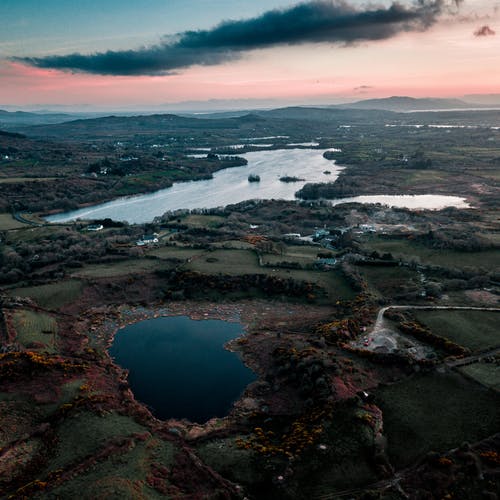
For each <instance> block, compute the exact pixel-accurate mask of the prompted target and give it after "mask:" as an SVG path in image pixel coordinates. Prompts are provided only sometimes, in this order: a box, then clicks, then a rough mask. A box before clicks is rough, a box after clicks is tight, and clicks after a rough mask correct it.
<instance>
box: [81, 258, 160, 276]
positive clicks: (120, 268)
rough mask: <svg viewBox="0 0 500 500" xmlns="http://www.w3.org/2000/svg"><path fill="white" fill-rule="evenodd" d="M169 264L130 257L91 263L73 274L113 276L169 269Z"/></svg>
mask: <svg viewBox="0 0 500 500" xmlns="http://www.w3.org/2000/svg"><path fill="white" fill-rule="evenodd" d="M169 268H170V265H169V264H167V263H166V262H162V261H161V260H156V259H135V260H134V259H131V260H126V261H120V262H112V263H109V264H92V265H89V266H84V267H83V268H82V269H80V270H78V271H76V272H75V273H74V274H73V276H75V277H77V278H78V277H82V278H114V277H117V276H127V275H129V274H140V273H145V272H153V271H156V270H162V269H169Z"/></svg>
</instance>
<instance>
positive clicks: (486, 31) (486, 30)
mask: <svg viewBox="0 0 500 500" xmlns="http://www.w3.org/2000/svg"><path fill="white" fill-rule="evenodd" d="M495 34H496V33H495V30H492V29H491V28H490V27H489V26H487V25H485V26H481V27H480V28H478V29H477V30H476V31H474V36H493V35H495Z"/></svg>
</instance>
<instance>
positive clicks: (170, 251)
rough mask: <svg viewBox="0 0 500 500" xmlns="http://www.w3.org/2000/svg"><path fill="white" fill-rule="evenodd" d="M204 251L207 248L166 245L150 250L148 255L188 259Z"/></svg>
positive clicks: (160, 257) (161, 257)
mask: <svg viewBox="0 0 500 500" xmlns="http://www.w3.org/2000/svg"><path fill="white" fill-rule="evenodd" d="M204 253H205V250H197V249H195V248H186V247H178V246H176V247H173V246H166V247H160V248H154V249H152V250H151V251H149V252H148V255H152V256H154V257H158V258H159V259H179V260H188V259H192V258H193V257H196V256H199V255H203V254H204Z"/></svg>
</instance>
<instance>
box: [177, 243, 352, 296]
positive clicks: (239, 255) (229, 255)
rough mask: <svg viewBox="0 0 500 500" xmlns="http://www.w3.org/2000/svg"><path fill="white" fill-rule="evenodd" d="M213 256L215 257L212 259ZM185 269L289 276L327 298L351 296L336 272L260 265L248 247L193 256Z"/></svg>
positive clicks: (339, 274)
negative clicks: (317, 288)
mask: <svg viewBox="0 0 500 500" xmlns="http://www.w3.org/2000/svg"><path fill="white" fill-rule="evenodd" d="M207 259H208V260H207ZM213 259H216V260H215V261H212V260H213ZM186 268H187V269H190V270H192V271H197V272H199V273H202V274H228V275H233V276H235V275H242V274H267V275H270V276H279V277H280V278H285V279H289V278H291V279H294V280H296V281H308V282H312V283H316V284H317V285H319V286H320V287H322V288H324V289H325V290H326V292H327V294H328V297H329V298H330V300H337V299H345V300H348V299H352V298H353V297H354V296H355V293H354V291H353V290H352V288H351V287H350V286H349V284H348V283H347V281H346V280H345V278H344V277H343V276H342V274H341V273H340V272H338V271H328V272H323V271H304V270H295V269H292V270H288V269H279V268H276V269H273V268H270V267H260V266H259V262H258V258H257V255H256V254H255V252H253V251H248V250H216V251H215V252H207V253H205V254H203V255H202V256H200V257H199V258H196V259H193V260H192V261H191V262H190V263H189V264H187V265H186Z"/></svg>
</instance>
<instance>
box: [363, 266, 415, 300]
mask: <svg viewBox="0 0 500 500" xmlns="http://www.w3.org/2000/svg"><path fill="white" fill-rule="evenodd" d="M357 270H358V271H359V273H360V274H361V276H362V277H363V278H364V279H365V280H366V281H367V283H368V286H369V287H370V288H371V289H372V291H373V292H375V294H376V295H378V296H380V297H397V296H398V295H401V294H405V293H410V292H417V291H418V290H419V289H420V278H419V275H418V274H417V273H416V272H415V271H411V270H410V269H408V268H406V267H400V266H394V267H386V266H357Z"/></svg>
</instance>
